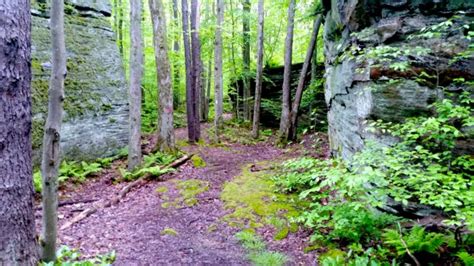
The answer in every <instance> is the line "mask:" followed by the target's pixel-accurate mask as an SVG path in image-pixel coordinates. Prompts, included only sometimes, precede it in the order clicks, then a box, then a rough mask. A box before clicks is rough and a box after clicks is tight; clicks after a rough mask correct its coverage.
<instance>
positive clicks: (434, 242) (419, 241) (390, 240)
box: [383, 226, 447, 255]
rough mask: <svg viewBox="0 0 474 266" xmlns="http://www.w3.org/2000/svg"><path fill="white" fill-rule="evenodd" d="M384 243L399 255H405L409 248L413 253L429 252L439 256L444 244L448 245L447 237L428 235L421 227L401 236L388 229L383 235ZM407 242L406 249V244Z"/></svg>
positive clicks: (395, 231)
mask: <svg viewBox="0 0 474 266" xmlns="http://www.w3.org/2000/svg"><path fill="white" fill-rule="evenodd" d="M383 238H384V240H385V241H384V242H385V243H386V244H389V245H391V246H393V247H395V249H396V250H397V253H398V255H405V254H406V253H407V248H408V250H410V252H412V253H418V252H428V253H431V254H437V253H438V250H439V248H440V247H441V246H443V245H444V244H447V241H446V237H445V236H444V235H443V234H438V233H426V232H425V229H424V228H423V227H420V226H415V227H413V228H412V229H411V230H410V231H409V232H408V233H407V234H403V235H402V236H400V232H399V231H398V230H396V229H387V230H386V231H385V233H384V234H383ZM402 238H403V241H405V243H406V247H405V245H404V243H403V242H402Z"/></svg>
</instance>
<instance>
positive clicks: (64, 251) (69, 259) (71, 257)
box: [40, 246, 115, 266]
mask: <svg viewBox="0 0 474 266" xmlns="http://www.w3.org/2000/svg"><path fill="white" fill-rule="evenodd" d="M56 256H57V259H56V261H55V262H49V263H45V262H41V263H40V265H41V266H59V265H61V266H97V265H101V266H106V265H112V263H113V262H114V261H115V252H114V251H112V252H110V253H108V254H105V255H98V256H96V257H94V258H92V259H87V260H81V259H80V257H81V254H80V253H79V251H77V250H75V249H71V248H69V247H67V246H61V247H60V248H59V249H58V251H57V255H56Z"/></svg>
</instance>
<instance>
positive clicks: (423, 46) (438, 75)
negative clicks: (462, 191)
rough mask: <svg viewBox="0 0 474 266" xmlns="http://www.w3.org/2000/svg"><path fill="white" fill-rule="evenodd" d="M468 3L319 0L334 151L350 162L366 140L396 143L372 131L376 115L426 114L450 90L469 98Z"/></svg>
mask: <svg viewBox="0 0 474 266" xmlns="http://www.w3.org/2000/svg"><path fill="white" fill-rule="evenodd" d="M473 3H474V2H473V1H458V0H446V1H441V2H435V1H421V0H417V1H393V0H385V1H342V0H330V1H323V6H324V8H325V30H324V41H325V46H324V53H325V58H326V61H325V64H326V73H325V77H326V82H325V99H326V104H327V105H328V108H329V110H328V115H327V116H328V129H329V141H330V146H331V150H332V153H333V154H334V155H337V156H340V157H342V158H343V159H345V160H350V159H351V157H352V156H353V154H354V153H356V152H357V151H360V150H362V149H363V148H364V144H365V141H366V140H368V139H370V140H374V141H376V142H381V143H385V144H390V143H391V142H393V141H395V139H394V138H391V137H390V136H388V135H387V134H384V133H383V132H375V133H374V132H371V131H370V130H369V124H370V122H371V121H373V120H379V119H381V120H384V121H386V122H392V123H403V121H404V119H405V118H407V117H413V116H425V115H431V114H432V113H433V110H432V108H430V104H432V103H433V102H434V101H436V100H438V99H442V98H443V97H446V95H447V94H448V93H449V94H453V97H454V98H456V97H457V96H456V95H460V92H462V91H468V92H470V93H471V95H472V93H473V91H474V87H473V86H472V84H473V81H474V56H473V54H474V52H473V49H472V41H471V40H470V39H471V37H469V34H472V29H473V27H474V24H473V23H474V22H473V18H472V14H473V12H474V4H473ZM469 32H471V33H469ZM459 80H462V81H463V82H456V81H459ZM447 92H448V93H447ZM464 146H466V145H464ZM469 148H470V149H473V148H474V147H473V146H472V145H470V147H469Z"/></svg>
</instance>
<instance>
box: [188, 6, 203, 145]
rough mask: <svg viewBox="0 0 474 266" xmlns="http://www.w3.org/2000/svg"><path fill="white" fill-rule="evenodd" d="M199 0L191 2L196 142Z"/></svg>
mask: <svg viewBox="0 0 474 266" xmlns="http://www.w3.org/2000/svg"><path fill="white" fill-rule="evenodd" d="M199 10H200V4H199V0H191V51H192V63H193V75H192V76H193V79H194V97H195V98H194V99H193V100H194V101H193V106H194V116H195V117H194V130H195V135H196V141H197V140H199V139H200V138H201V125H200V120H201V119H200V115H199V114H200V112H199V110H200V105H201V91H202V60H201V41H200V40H199V18H200V12H199Z"/></svg>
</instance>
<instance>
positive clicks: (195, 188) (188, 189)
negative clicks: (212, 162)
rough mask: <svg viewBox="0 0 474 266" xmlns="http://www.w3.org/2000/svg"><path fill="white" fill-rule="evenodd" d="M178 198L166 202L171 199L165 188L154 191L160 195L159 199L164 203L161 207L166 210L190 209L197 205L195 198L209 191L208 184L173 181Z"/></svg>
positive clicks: (199, 181)
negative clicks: (172, 208)
mask: <svg viewBox="0 0 474 266" xmlns="http://www.w3.org/2000/svg"><path fill="white" fill-rule="evenodd" d="M173 182H174V183H175V187H176V190H177V191H178V193H179V197H177V198H175V199H174V200H171V201H168V199H169V198H170V197H171V195H170V193H169V191H168V188H167V187H158V188H157V189H156V191H157V192H158V193H160V194H161V195H160V197H161V198H162V199H163V200H166V202H164V203H162V204H161V207H163V208H165V209H167V208H171V207H174V208H183V207H192V206H194V205H196V204H198V203H199V201H198V199H197V196H198V195H199V194H202V193H204V192H206V191H208V190H209V183H208V182H206V181H203V180H199V179H188V180H173Z"/></svg>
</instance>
